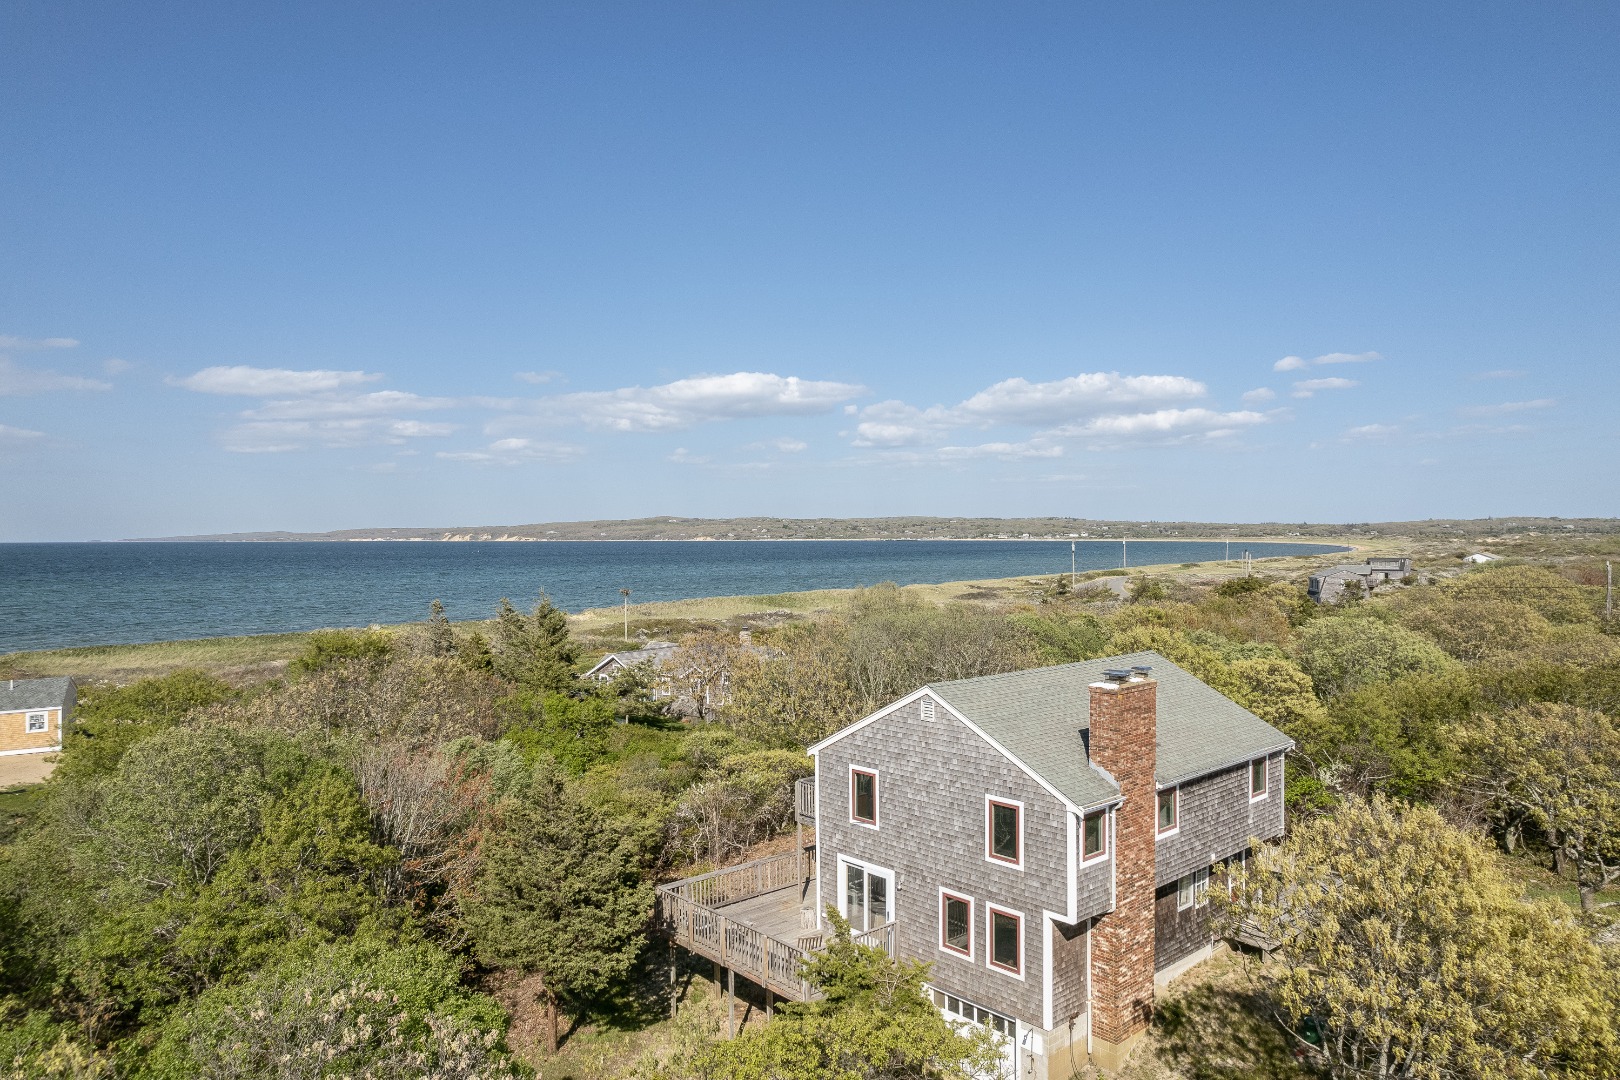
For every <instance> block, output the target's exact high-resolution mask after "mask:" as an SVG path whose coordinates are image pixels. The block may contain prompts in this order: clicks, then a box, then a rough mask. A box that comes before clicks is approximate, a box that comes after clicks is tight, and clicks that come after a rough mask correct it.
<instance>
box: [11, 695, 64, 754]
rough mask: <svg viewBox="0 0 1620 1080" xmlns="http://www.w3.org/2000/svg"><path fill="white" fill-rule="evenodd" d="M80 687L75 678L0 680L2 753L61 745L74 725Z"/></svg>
mask: <svg viewBox="0 0 1620 1080" xmlns="http://www.w3.org/2000/svg"><path fill="white" fill-rule="evenodd" d="M78 701H79V688H78V685H77V684H76V683H75V682H74V681H73V680H72V679H8V680H6V681H5V682H3V683H0V755H9V754H46V753H50V752H51V751H53V750H60V749H62V737H63V736H64V735H66V734H67V732H68V730H69V729H70V728H71V727H72V726H73V710H74V708H75V707H76V706H77V705H78Z"/></svg>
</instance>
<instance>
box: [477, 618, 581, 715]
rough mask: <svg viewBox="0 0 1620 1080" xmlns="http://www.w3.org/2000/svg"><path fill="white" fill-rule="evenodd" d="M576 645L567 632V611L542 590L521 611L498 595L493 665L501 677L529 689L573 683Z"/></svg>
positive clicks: (553, 688)
mask: <svg viewBox="0 0 1620 1080" xmlns="http://www.w3.org/2000/svg"><path fill="white" fill-rule="evenodd" d="M578 659H579V647H578V646H577V645H575V644H574V641H573V639H572V638H570V637H569V636H568V615H567V613H566V612H564V611H563V610H561V609H560V608H557V607H554V606H553V605H552V603H551V598H550V597H549V596H546V595H544V594H542V595H541V597H540V600H539V602H538V603H537V604H535V607H534V611H533V612H532V613H531V614H529V615H524V614H523V613H521V612H520V611H518V610H517V609H516V608H514V607H513V606H512V603H511V601H510V600H507V599H506V598H505V597H502V598H501V602H500V605H499V607H498V608H497V610H496V613H495V641H494V665H495V671H496V673H497V674H499V675H500V676H501V677H503V678H505V679H507V680H509V681H510V682H512V683H513V684H515V685H516V686H518V687H519V688H521V689H524V690H528V691H530V692H531V693H539V694H547V693H558V692H561V691H564V690H567V689H569V688H570V687H572V686H573V685H574V663H575V662H576V661H577V660H578Z"/></svg>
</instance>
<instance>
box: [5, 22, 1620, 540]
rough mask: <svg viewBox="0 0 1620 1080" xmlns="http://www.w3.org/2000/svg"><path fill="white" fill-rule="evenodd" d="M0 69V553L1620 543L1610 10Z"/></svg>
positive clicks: (150, 25)
mask: <svg viewBox="0 0 1620 1080" xmlns="http://www.w3.org/2000/svg"><path fill="white" fill-rule="evenodd" d="M0 39H4V40H5V41H6V42H7V48H6V56H7V61H6V64H5V65H4V67H3V68H0V140H3V144H4V146H5V151H4V153H3V154H0V485H3V489H4V491H5V493H6V495H5V500H4V503H5V506H6V508H7V509H6V512H5V513H0V539H3V540H34V539H95V538H116V537H122V536H135V535H157V534H176V533H187V532H201V531H209V532H213V531H226V530H241V529H272V528H287V529H326V528H342V527H351V526H365V525H439V524H445V525H448V524H482V523H490V524H499V523H516V522H525V521H539V520H557V519H577V518H597V517H632V516H644V515H654V514H676V515H682V516H697V515H742V514H755V513H759V514H773V515H789V516H809V515H867V514H891V513H937V514H948V515H957V514H998V515H999V514H1006V515H1015V514H1016V515H1023V514H1073V515H1079V516H1098V517H1127V518H1158V519H1168V518H1194V519H1211V520H1255V519H1280V520H1312V521H1358V520H1372V519H1391V518H1406V517H1430V516H1436V517H1440V516H1445V517H1450V516H1485V515H1489V514H1529V513H1548V514H1564V515H1570V516H1574V515H1605V516H1607V515H1613V514H1615V513H1616V507H1615V500H1614V495H1613V493H1614V491H1615V490H1616V480H1617V479H1620V475H1617V474H1620V468H1617V465H1616V462H1617V460H1620V455H1617V454H1616V450H1617V444H1616V436H1615V431H1616V425H1615V419H1614V417H1615V413H1616V409H1615V406H1616V404H1617V399H1620V393H1617V390H1616V380H1615V377H1614V372H1615V367H1616V364H1615V360H1616V347H1615V342H1616V332H1617V330H1620V326H1617V321H1620V320H1617V314H1620V288H1617V286H1620V274H1617V269H1620V227H1617V226H1620V201H1617V198H1616V194H1617V192H1616V186H1617V181H1616V177H1617V176H1620V168H1617V166H1620V141H1617V136H1616V129H1617V125H1616V124H1615V117H1617V116H1620V64H1616V63H1615V57H1616V56H1617V55H1620V8H1616V7H1614V6H1612V5H1598V4H1571V3H1546V4H1512V5H1507V4H1488V3H1487V4H1480V3H1468V4H1440V3H1435V4H1424V5H1411V4H1356V5H1334V6H1329V5H1301V4H1276V5H1260V4H1251V5H1209V4H1192V3H1188V4H1162V3H1143V4H1129V5H1126V4H1121V5H1111V6H1104V5H1088V4H1072V3H1064V4H968V3H950V4H940V3H918V4H904V3H887V4H879V5H873V4H841V3H830V2H822V3H816V4H743V3H737V4H704V3H686V4H614V3H589V4H533V3H525V4H511V5H502V4H476V3H470V4H408V3H402V4H392V3H391V4H363V3H354V4H342V5H334V4H314V3H311V4H298V3H283V4H274V5H259V6H257V7H255V6H250V5H219V4H203V3H197V4H163V3H156V4H140V5H136V4H123V5H118V4H94V5H91V4H80V3H73V2H62V0H52V2H50V3H34V2H20V0H19V2H15V3H11V4H7V5H5V6H4V8H3V9H0Z"/></svg>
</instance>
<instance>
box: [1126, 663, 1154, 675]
mask: <svg viewBox="0 0 1620 1080" xmlns="http://www.w3.org/2000/svg"><path fill="white" fill-rule="evenodd" d="M1152 670H1153V665H1152V664H1133V665H1132V666H1131V673H1132V674H1134V675H1146V674H1147V673H1148V672H1150V671H1152Z"/></svg>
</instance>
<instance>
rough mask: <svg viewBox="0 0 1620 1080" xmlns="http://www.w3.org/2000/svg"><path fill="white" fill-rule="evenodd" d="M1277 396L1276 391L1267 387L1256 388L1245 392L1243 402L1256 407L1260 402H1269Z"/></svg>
mask: <svg viewBox="0 0 1620 1080" xmlns="http://www.w3.org/2000/svg"><path fill="white" fill-rule="evenodd" d="M1276 396H1277V391H1275V390H1273V389H1272V388H1271V387H1269V386H1257V387H1255V388H1254V389H1253V390H1248V391H1245V392H1244V394H1243V400H1244V401H1245V402H1247V403H1248V404H1250V405H1257V404H1259V403H1260V402H1262V401H1270V400H1271V399H1272V398H1274V397H1276Z"/></svg>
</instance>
